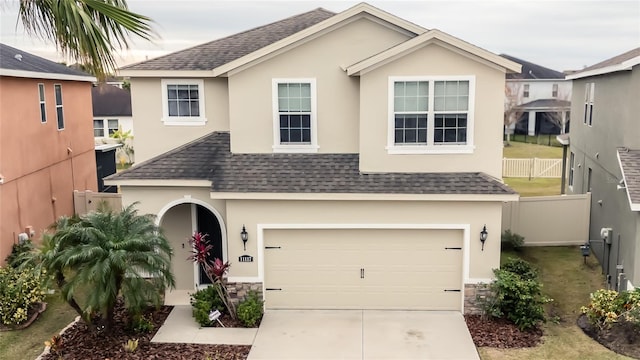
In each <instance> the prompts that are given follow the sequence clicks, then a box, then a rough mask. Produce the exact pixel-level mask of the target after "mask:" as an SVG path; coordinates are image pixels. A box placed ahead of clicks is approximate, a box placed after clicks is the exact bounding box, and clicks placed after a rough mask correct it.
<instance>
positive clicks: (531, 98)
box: [500, 54, 571, 135]
mask: <svg viewBox="0 0 640 360" xmlns="http://www.w3.org/2000/svg"><path fill="white" fill-rule="evenodd" d="M500 56H502V57H504V58H506V59H509V60H511V61H513V62H516V63H518V64H520V65H522V72H521V73H508V74H507V85H506V89H505V93H506V97H507V101H506V103H507V106H514V107H515V109H509V110H511V113H512V114H514V115H515V116H517V117H518V119H515V120H516V121H513V122H511V124H510V126H509V127H508V128H506V129H505V133H507V132H509V133H510V134H514V133H516V134H527V135H538V134H564V133H565V132H569V120H570V116H569V115H570V111H571V81H569V80H566V79H565V75H564V74H563V73H561V72H559V71H556V70H553V69H549V68H547V67H544V66H541V65H538V64H534V63H532V62H529V61H526V60H522V59H518V58H516V57H514V56H510V55H506V54H501V55H500Z"/></svg>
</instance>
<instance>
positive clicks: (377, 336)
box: [248, 310, 480, 360]
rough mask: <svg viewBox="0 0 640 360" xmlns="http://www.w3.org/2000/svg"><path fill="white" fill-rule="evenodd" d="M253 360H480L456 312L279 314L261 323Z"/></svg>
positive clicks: (464, 324) (324, 311)
mask: <svg viewBox="0 0 640 360" xmlns="http://www.w3.org/2000/svg"><path fill="white" fill-rule="evenodd" d="M248 359H249V360H267V359H272V360H275V359H296V360H305V359H308V360H311V359H317V360H320V359H322V360H329V359H353V360H356V359H360V360H362V359H394V360H395V359H404V360H409V359H438V360H444V359H455V360H479V359H480V357H479V356H478V352H477V351H476V348H475V345H474V344H473V341H472V339H471V335H470V334H469V330H468V329H467V325H466V323H465V321H464V317H463V316H462V314H460V313H458V312H454V311H373V310H364V311H363V310H309V311H307V310H278V311H267V312H266V313H265V315H264V317H263V319H262V323H261V325H260V329H259V330H258V333H257V335H256V338H255V341H254V343H253V347H252V348H251V352H250V353H249V357H248Z"/></svg>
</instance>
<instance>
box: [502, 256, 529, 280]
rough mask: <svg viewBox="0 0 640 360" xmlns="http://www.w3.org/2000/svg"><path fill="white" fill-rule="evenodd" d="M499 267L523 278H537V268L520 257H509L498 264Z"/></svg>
mask: <svg viewBox="0 0 640 360" xmlns="http://www.w3.org/2000/svg"><path fill="white" fill-rule="evenodd" d="M500 269H502V270H504V271H510V272H512V273H516V274H518V275H520V276H521V277H522V278H523V279H537V278H538V269H536V268H535V267H534V266H533V265H531V263H529V262H528V261H526V260H522V259H520V258H509V259H507V261H506V262H505V263H504V264H502V265H501V266H500Z"/></svg>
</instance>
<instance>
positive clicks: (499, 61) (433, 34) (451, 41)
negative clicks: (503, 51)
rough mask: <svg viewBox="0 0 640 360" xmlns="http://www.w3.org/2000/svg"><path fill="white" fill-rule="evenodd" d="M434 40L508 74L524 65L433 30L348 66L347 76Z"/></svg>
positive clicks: (362, 71) (355, 74) (518, 70)
mask: <svg viewBox="0 0 640 360" xmlns="http://www.w3.org/2000/svg"><path fill="white" fill-rule="evenodd" d="M434 40H439V41H441V42H443V43H445V44H448V45H450V46H453V47H455V48H457V49H460V50H462V51H464V52H466V53H469V54H472V55H475V56H477V57H479V58H480V59H483V60H485V61H488V62H489V63H492V64H494V65H497V66H499V67H501V68H504V69H505V71H506V72H515V73H519V72H520V71H521V69H522V65H520V64H518V63H516V62H514V61H511V60H508V59H505V58H503V57H502V56H499V55H496V54H493V53H491V52H489V51H487V50H484V49H482V48H479V47H477V46H475V45H471V44H469V43H467V42H465V41H462V40H460V39H458V38H456V37H453V36H451V35H449V34H446V33H444V32H442V31H440V30H437V29H432V30H429V31H427V32H425V33H423V34H421V35H419V36H417V37H415V38H413V39H409V40H407V41H405V42H403V43H402V44H399V45H397V46H395V47H393V48H391V49H387V50H385V51H383V52H381V53H378V54H376V55H374V56H372V57H369V58H367V59H365V60H362V61H360V62H357V63H355V64H352V65H350V66H347V68H346V69H347V75H349V76H359V75H361V74H363V73H365V72H367V71H368V70H370V69H373V68H376V67H377V66H379V65H380V64H381V63H384V62H386V61H387V60H390V59H393V58H395V57H397V56H399V55H401V54H404V53H407V52H411V51H413V50H415V49H416V48H419V47H422V46H425V45H428V44H430V43H431V42H433V41H434Z"/></svg>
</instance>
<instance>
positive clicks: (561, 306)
mask: <svg viewBox="0 0 640 360" xmlns="http://www.w3.org/2000/svg"><path fill="white" fill-rule="evenodd" d="M502 256H503V260H504V259H505V258H506V257H507V256H520V257H522V258H523V259H525V260H527V261H529V262H531V263H532V264H534V265H535V266H536V267H538V268H539V269H540V278H541V281H542V283H543V284H544V288H543V292H544V293H545V294H546V295H547V296H549V297H551V298H553V299H554V301H553V302H552V303H550V304H548V305H547V313H548V315H549V321H548V322H547V323H546V324H545V325H544V332H545V336H544V337H543V341H544V342H543V343H542V344H540V345H538V346H536V347H533V348H523V349H495V348H485V347H483V348H480V349H479V350H480V356H481V358H482V359H483V360H507V359H513V360H516V359H518V360H520V359H531V360H534V359H563V360H572V359H575V360H585V359H603V360H607V359H629V358H628V357H625V356H622V355H618V354H616V353H614V352H612V351H610V350H608V349H607V348H605V347H603V346H602V345H600V344H599V343H597V342H596V341H594V340H592V339H591V338H590V337H588V336H587V335H585V334H584V333H583V332H582V330H581V329H580V328H579V327H578V326H577V325H576V320H577V318H578V316H580V306H582V305H586V304H587V303H588V302H589V294H590V293H592V292H594V291H595V290H598V289H600V288H602V287H604V278H603V276H602V273H601V270H600V266H599V265H598V262H597V260H596V259H595V257H594V256H593V255H592V256H590V257H589V258H587V263H586V264H584V263H583V259H582V256H581V255H580V251H579V249H578V247H575V246H566V247H528V248H524V249H523V250H522V252H521V253H519V254H517V255H516V254H515V253H503V254H502Z"/></svg>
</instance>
